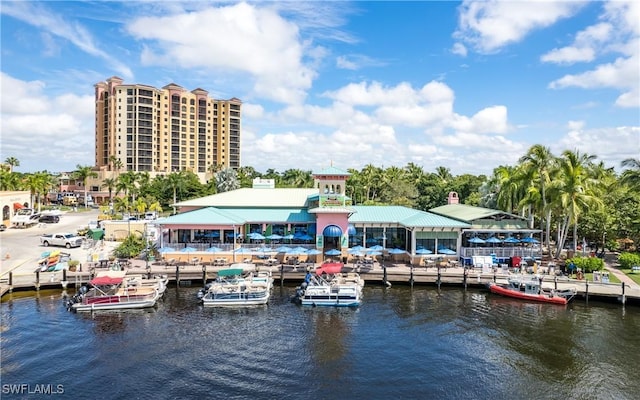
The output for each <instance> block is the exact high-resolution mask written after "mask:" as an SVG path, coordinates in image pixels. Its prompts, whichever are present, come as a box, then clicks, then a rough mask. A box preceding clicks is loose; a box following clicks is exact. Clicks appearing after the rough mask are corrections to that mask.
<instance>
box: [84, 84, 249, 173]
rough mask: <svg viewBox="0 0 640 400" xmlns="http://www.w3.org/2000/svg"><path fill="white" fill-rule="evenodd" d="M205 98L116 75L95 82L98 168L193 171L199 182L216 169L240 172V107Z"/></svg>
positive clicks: (203, 92) (200, 93)
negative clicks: (228, 168)
mask: <svg viewBox="0 0 640 400" xmlns="http://www.w3.org/2000/svg"><path fill="white" fill-rule="evenodd" d="M208 93H209V92H207V91H206V90H203V89H200V88H198V89H194V90H192V91H189V90H186V89H184V88H183V87H181V86H179V85H176V84H175V83H171V84H168V85H166V86H164V87H163V88H161V89H158V88H155V87H152V86H147V85H141V84H124V83H123V80H122V79H121V78H118V77H116V76H114V77H111V78H109V79H107V80H106V82H100V83H97V84H96V85H95V101H96V137H95V141H96V142H95V145H96V147H95V160H96V167H97V168H98V169H100V170H102V171H113V170H116V169H117V170H119V171H120V172H124V171H136V172H143V171H146V172H149V173H150V175H152V176H154V175H156V174H161V173H162V174H166V173H170V172H175V171H192V172H194V173H196V174H197V175H198V176H199V177H200V179H201V180H203V181H204V180H205V176H206V175H207V174H209V176H210V174H211V173H212V172H215V170H218V169H221V168H227V167H231V168H234V169H235V168H238V167H240V121H241V106H242V102H241V101H240V100H239V99H237V98H235V97H234V98H232V99H229V100H214V99H212V98H210V97H209V96H208ZM114 160H117V161H115V162H114Z"/></svg>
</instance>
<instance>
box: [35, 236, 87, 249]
mask: <svg viewBox="0 0 640 400" xmlns="http://www.w3.org/2000/svg"><path fill="white" fill-rule="evenodd" d="M82 240H83V238H82V237H81V236H78V235H77V234H75V233H50V234H47V235H42V236H40V244H42V245H43V246H45V247H48V246H62V247H66V248H67V249H70V248H72V247H80V246H82Z"/></svg>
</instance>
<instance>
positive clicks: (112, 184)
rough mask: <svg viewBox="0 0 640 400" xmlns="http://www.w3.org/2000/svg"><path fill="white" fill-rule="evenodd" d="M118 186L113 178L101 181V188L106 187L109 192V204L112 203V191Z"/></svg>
mask: <svg viewBox="0 0 640 400" xmlns="http://www.w3.org/2000/svg"><path fill="white" fill-rule="evenodd" d="M117 185H118V181H117V180H116V179H114V178H105V179H104V180H103V181H102V186H103V187H106V188H107V190H108V191H109V203H111V202H112V201H113V196H112V195H113V191H114V190H115V188H116V186H117Z"/></svg>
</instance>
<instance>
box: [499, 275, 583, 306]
mask: <svg viewBox="0 0 640 400" xmlns="http://www.w3.org/2000/svg"><path fill="white" fill-rule="evenodd" d="M488 286H489V290H490V291H491V293H495V294H499V295H501V296H506V297H513V298H515V299H522V300H529V301H537V302H543V303H552V304H560V305H565V304H567V303H568V302H569V301H570V300H571V299H572V298H573V296H575V294H576V291H575V290H573V289H567V290H562V291H555V290H545V289H543V288H542V286H541V284H540V280H539V279H536V278H534V279H529V280H521V279H515V278H512V279H509V281H508V283H507V284H506V285H498V284H496V283H493V282H491V283H489V284H488Z"/></svg>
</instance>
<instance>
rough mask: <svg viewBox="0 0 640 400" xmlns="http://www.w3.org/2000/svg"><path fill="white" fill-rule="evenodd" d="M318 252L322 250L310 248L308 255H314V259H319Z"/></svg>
mask: <svg viewBox="0 0 640 400" xmlns="http://www.w3.org/2000/svg"><path fill="white" fill-rule="evenodd" d="M318 254H322V252H321V251H320V250H318V249H310V250H308V251H307V256H314V257H315V258H314V261H318V257H317V256H318Z"/></svg>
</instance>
